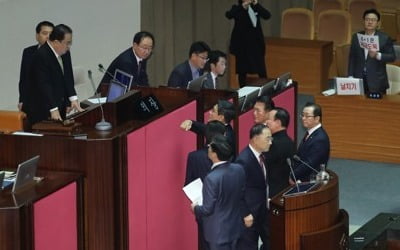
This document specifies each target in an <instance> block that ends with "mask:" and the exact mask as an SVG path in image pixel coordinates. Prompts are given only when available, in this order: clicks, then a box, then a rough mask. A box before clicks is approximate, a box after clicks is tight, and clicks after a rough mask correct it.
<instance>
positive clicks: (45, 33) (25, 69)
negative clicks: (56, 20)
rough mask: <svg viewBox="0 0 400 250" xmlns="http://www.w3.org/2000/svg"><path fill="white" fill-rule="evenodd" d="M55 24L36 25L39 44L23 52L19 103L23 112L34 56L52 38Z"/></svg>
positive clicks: (19, 107) (44, 22)
mask: <svg viewBox="0 0 400 250" xmlns="http://www.w3.org/2000/svg"><path fill="white" fill-rule="evenodd" d="M53 28H54V24H52V23H51V22H49V21H43V22H40V23H38V24H37V25H36V41H37V42H38V43H37V44H35V45H32V46H29V47H27V48H25V49H24V51H23V52H22V60H21V70H20V74H19V84H18V88H19V101H18V109H19V110H22V105H23V104H24V102H25V100H26V97H27V95H28V94H29V92H28V88H29V87H28V85H29V68H30V65H31V62H32V57H33V54H34V53H35V52H36V51H37V50H38V49H39V48H40V46H42V45H43V44H44V43H45V42H46V41H47V40H48V39H49V36H50V33H51V32H52V31H53Z"/></svg>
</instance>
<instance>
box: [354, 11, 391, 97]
mask: <svg viewBox="0 0 400 250" xmlns="http://www.w3.org/2000/svg"><path fill="white" fill-rule="evenodd" d="M363 19H364V31H361V32H358V33H355V34H354V35H353V37H352V39H351V47H350V54H349V72H348V75H349V76H353V77H357V78H361V79H363V83H364V90H365V93H368V92H379V93H381V94H385V93H386V89H387V88H389V83H388V77H387V73H386V63H388V62H393V61H394V60H395V59H396V55H395V52H394V48H393V42H392V39H391V38H390V37H389V36H388V35H387V34H385V33H383V32H381V31H379V30H377V28H378V25H379V21H380V19H381V15H380V14H379V12H378V11H377V10H376V9H369V10H366V11H365V12H364V14H363ZM358 35H368V36H370V37H372V38H373V37H377V38H378V41H379V48H377V49H376V48H375V49H374V48H369V49H365V48H362V47H361V46H360V42H359V38H358Z"/></svg>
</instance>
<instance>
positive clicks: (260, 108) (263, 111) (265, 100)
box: [253, 96, 275, 124]
mask: <svg viewBox="0 0 400 250" xmlns="http://www.w3.org/2000/svg"><path fill="white" fill-rule="evenodd" d="M274 107H275V104H274V102H273V101H272V99H271V98H270V97H269V96H259V97H257V100H256V103H255V104H254V106H253V116H254V123H262V124H267V120H268V118H269V111H271V110H272V109H273V108H274Z"/></svg>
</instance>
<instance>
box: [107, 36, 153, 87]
mask: <svg viewBox="0 0 400 250" xmlns="http://www.w3.org/2000/svg"><path fill="white" fill-rule="evenodd" d="M153 47H154V37H153V35H152V34H151V33H150V32H147V31H140V32H138V33H136V34H135V36H134V37H133V44H132V47H131V48H128V49H126V50H125V51H124V52H122V53H121V54H119V56H117V58H115V59H114V60H113V61H112V62H111V64H110V66H109V67H108V69H107V72H106V73H105V74H104V76H103V79H102V80H101V82H100V83H109V82H110V81H111V80H112V79H113V77H112V75H110V74H115V70H116V69H119V70H122V71H124V72H126V73H128V74H130V75H132V76H133V80H132V86H136V85H139V86H149V80H148V77H147V72H146V67H147V66H146V65H147V59H148V58H149V57H150V55H151V53H152V51H153Z"/></svg>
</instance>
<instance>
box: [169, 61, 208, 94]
mask: <svg viewBox="0 0 400 250" xmlns="http://www.w3.org/2000/svg"><path fill="white" fill-rule="evenodd" d="M201 75H203V70H199V76H201ZM191 80H193V76H192V70H191V68H190V64H189V61H188V60H186V61H184V62H183V63H181V64H178V65H177V66H176V67H175V68H174V70H173V71H172V72H171V74H170V75H169V78H168V87H175V88H183V89H186V87H187V85H188V82H190V81H191Z"/></svg>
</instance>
